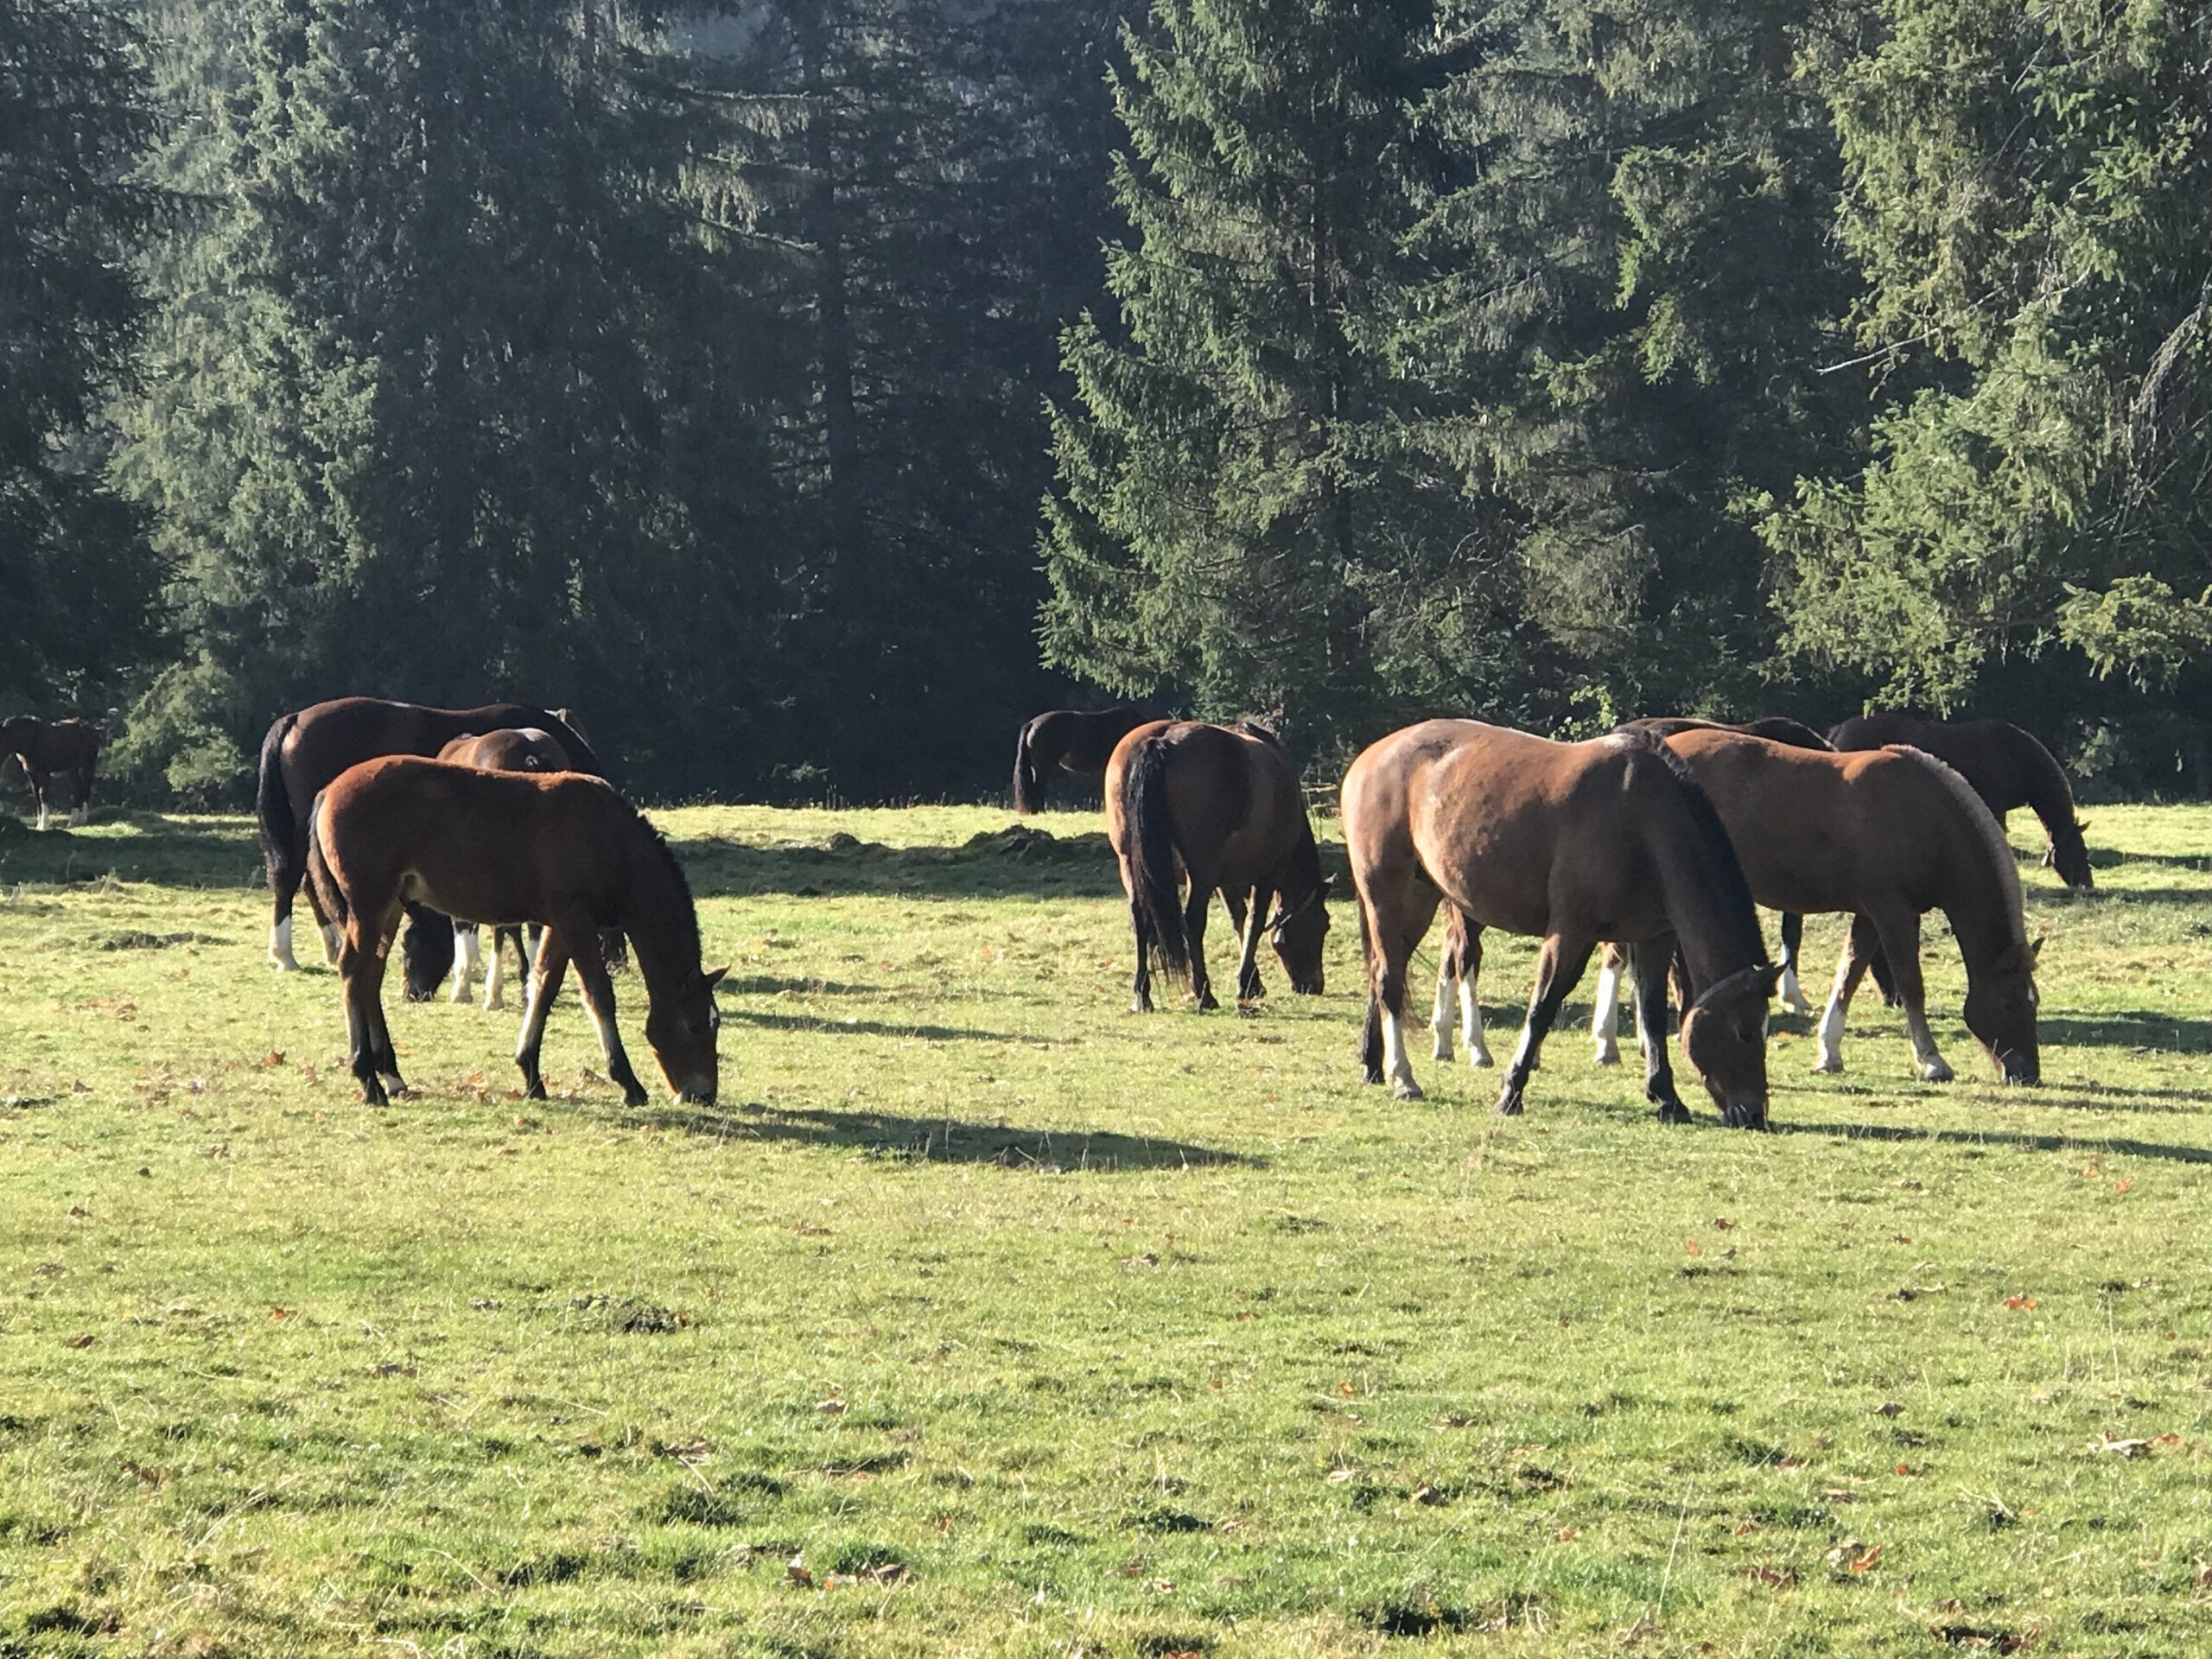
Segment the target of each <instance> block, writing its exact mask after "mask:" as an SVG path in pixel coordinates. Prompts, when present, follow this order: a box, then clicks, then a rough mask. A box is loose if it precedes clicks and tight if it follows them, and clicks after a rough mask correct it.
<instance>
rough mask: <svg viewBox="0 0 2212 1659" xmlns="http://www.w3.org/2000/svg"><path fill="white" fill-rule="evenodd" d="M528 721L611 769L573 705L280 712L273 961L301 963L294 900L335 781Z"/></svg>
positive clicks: (593, 764) (273, 787)
mask: <svg viewBox="0 0 2212 1659" xmlns="http://www.w3.org/2000/svg"><path fill="white" fill-rule="evenodd" d="M523 726H531V727H536V728H538V729H539V730H541V731H545V732H550V733H551V734H553V735H554V736H556V738H558V739H559V740H560V742H561V746H562V747H563V748H564V749H566V750H567V751H568V753H569V759H570V760H571V761H572V762H573V763H574V764H575V770H577V771H579V772H591V773H594V774H598V773H601V772H603V770H604V768H602V767H601V766H600V764H599V758H598V757H597V756H596V755H594V753H592V752H591V746H590V745H589V744H588V743H586V742H585V741H583V739H582V736H581V735H579V734H577V732H576V729H575V726H574V725H573V724H572V723H571V722H570V721H569V717H568V715H567V714H566V712H565V711H556V710H551V709H532V708H530V707H528V706H527V705H525V704H523V703H518V702H494V703H488V704H486V706H485V707H483V708H480V709H428V708H425V707H423V705H422V704H421V703H416V702H386V701H385V700H384V699H383V698H381V697H339V698H337V699H335V700H334V701H332V702H318V703H316V704H315V705H314V706H313V707H312V708H308V709H300V710H299V711H298V712H297V713H296V714H289V715H282V716H280V717H279V718H278V719H277V721H276V723H275V724H273V725H272V726H270V728H269V734H268V736H267V737H265V738H264V739H263V740H262V744H261V766H260V774H259V776H260V785H259V789H258V791H257V794H256V797H255V801H254V813H255V817H256V819H257V823H258V826H259V829H260V835H261V854H262V857H263V859H264V861H265V862H266V864H267V866H268V871H269V893H270V898H271V899H273V900H274V901H275V905H276V913H275V916H274V918H273V919H272V921H271V923H270V930H269V959H270V961H271V962H273V963H276V964H277V967H279V968H285V969H291V968H297V967H298V966H299V965H300V964H299V961H298V959H297V958H296V957H294V956H293V954H292V900H293V898H294V896H295V895H296V894H297V893H298V892H299V890H300V882H301V880H302V878H303V877H304V876H305V875H306V874H307V850H308V840H307V835H308V832H307V824H308V809H309V808H310V807H311V806H313V804H315V797H316V796H317V795H319V794H321V792H322V791H324V790H325V789H327V788H328V787H329V786H330V783H331V780H332V779H335V778H336V777H337V776H338V774H339V773H340V772H344V771H345V770H346V768H347V767H349V766H358V765H359V763H360V762H362V761H364V760H374V759H376V758H377V757H378V756H379V755H386V754H415V755H422V756H424V757H429V756H434V755H435V754H436V753H438V751H439V750H441V749H442V748H444V747H445V746H446V745H447V744H448V743H450V742H452V741H454V739H455V738H457V737H469V736H474V735H475V734H480V733H483V732H495V731H498V730H499V729H500V728H503V727H523ZM310 896H312V895H310ZM322 920H323V923H324V929H323V941H324V946H325V949H326V950H327V951H328V952H329V953H331V954H332V955H335V953H336V951H337V948H338V944H337V940H336V938H335V937H334V931H333V928H332V925H331V924H330V921H329V918H327V917H326V918H322ZM433 984H435V981H433Z"/></svg>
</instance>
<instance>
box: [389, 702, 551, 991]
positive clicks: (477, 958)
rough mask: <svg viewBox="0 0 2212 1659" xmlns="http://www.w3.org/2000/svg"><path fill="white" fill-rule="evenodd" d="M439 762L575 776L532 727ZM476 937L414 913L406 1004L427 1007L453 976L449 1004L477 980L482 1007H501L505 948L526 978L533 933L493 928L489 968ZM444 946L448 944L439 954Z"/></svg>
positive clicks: (458, 750) (463, 748)
mask: <svg viewBox="0 0 2212 1659" xmlns="http://www.w3.org/2000/svg"><path fill="white" fill-rule="evenodd" d="M437 758H438V759H439V760H442V761H444V762H446V763H447V764H448V766H481V767H483V768H485V769H486V771H490V772H574V771H575V770H576V768H575V765H574V764H573V763H572V762H571V761H570V760H569V752H568V751H567V750H566V749H564V748H563V747H561V743H560V740H559V739H558V738H556V737H555V736H554V735H553V734H551V733H550V732H543V731H540V730H539V729H538V728H537V727H535V726H505V727H502V728H500V729H499V730H498V731H496V732H486V733H484V734H482V735H481V736H479V737H456V738H455V739H454V741H452V742H450V743H448V744H447V745H446V746H445V747H443V748H442V749H440V750H439V751H438V754H437ZM480 931H481V930H480V929H479V928H478V927H477V925H476V924H475V923H474V922H454V923H453V924H452V925H451V926H450V927H448V928H447V929H445V930H444V931H442V932H441V930H440V928H439V926H438V925H437V920H436V917H435V912H425V911H422V910H420V909H419V908H418V909H417V910H416V912H414V913H413V914H412V915H410V919H409V925H408V928H407V931H406V932H405V933H404V934H403V935H402V936H401V940H400V945H401V955H402V957H403V959H404V964H405V969H406V972H405V976H404V977H405V981H406V986H407V995H408V998H409V1000H410V1001H416V1002H423V1001H429V999H430V997H431V996H432V995H435V993H436V991H437V988H438V985H439V982H441V981H442V980H443V979H444V978H445V976H446V975H447V973H448V972H451V973H452V975H453V1000H454V1001H455V1002H466V1001H468V998H469V992H470V988H471V987H472V985H473V983H474V981H475V979H476V977H477V976H479V975H481V976H483V980H484V1006H485V1007H486V1008H500V1007H505V1006H506V997H505V977H506V955H505V946H506V945H508V944H512V945H513V946H514V948H515V957H516V959H517V960H518V961H519V962H520V963H522V965H523V971H524V973H528V972H529V971H530V961H531V957H532V956H533V955H534V954H535V953H536V951H537V929H536V928H535V927H532V928H530V929H528V930H524V929H523V928H519V927H495V928H493V930H492V960H491V962H490V963H488V964H487V963H486V962H485V961H484V956H483V950H482V948H481V945H480V941H479V937H478V936H479V934H480ZM443 940H449V941H450V943H449V944H444V946H443V948H442V949H441V948H440V945H441V943H442V941H443ZM456 957H457V961H456Z"/></svg>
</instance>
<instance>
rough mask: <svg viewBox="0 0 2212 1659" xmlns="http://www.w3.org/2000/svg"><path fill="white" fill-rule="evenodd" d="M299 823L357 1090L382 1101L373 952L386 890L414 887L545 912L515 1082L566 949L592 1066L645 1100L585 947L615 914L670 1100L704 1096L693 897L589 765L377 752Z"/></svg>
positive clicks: (713, 977)
mask: <svg viewBox="0 0 2212 1659" xmlns="http://www.w3.org/2000/svg"><path fill="white" fill-rule="evenodd" d="M309 829H310V835H309V838H308V840H309V852H308V865H309V874H310V878H311V880H313V881H314V884H315V893H316V897H317V900H318V902H319V903H320V904H321V906H322V910H323V913H324V914H325V915H326V916H328V917H331V918H334V919H335V921H336V922H337V923H338V925H340V928H341V930H342V937H341V942H340V946H339V951H338V974H339V978H340V982H341V983H342V984H343V986H344V995H345V1004H346V1029H347V1033H348V1034H349V1037H350V1039H351V1046H352V1063H353V1075H354V1077H357V1078H359V1081H360V1084H361V1098H362V1099H363V1100H364V1101H365V1102H368V1103H371V1104H374V1105H381V1104H383V1103H384V1102H385V1098H386V1096H385V1086H384V1082H383V1079H384V1078H385V1077H390V1078H391V1080H392V1084H393V1086H394V1087H395V1088H397V1089H399V1090H402V1091H404V1090H405V1087H406V1085H405V1084H404V1082H402V1081H401V1079H400V1076H399V1062H398V1057H397V1055H396V1054H395V1053H394V1052H393V1050H392V1046H391V1027H389V1026H388V1025H387V1024H386V1023H385V1016H384V998H383V994H382V993H383V986H384V973H385V953H386V952H387V950H389V949H390V947H391V937H392V933H393V931H394V930H395V929H396V928H397V926H398V924H399V917H400V911H401V907H402V906H403V905H404V904H406V903H408V902H410V901H413V902H416V903H421V904H425V905H428V906H430V907H431V908H433V909H434V910H436V911H439V912H442V913H443V914H445V915H448V916H455V917H460V918H463V919H465V920H467V921H472V922H476V923H479V924H480V925H485V926H493V927H496V926H505V925H519V924H522V923H525V922H538V923H542V924H543V925H544V928H545V935H544V938H543V940H542V941H541V942H540V944H539V945H538V950H537V962H536V963H535V964H534V965H533V968H532V970H531V986H530V1004H529V1007H528V1010H527V1011H526V1012H525V1013H524V1015H523V1022H522V1034H521V1036H520V1037H519V1038H518V1039H517V1042H516V1045H515V1063H516V1065H518V1066H519V1067H520V1068H521V1069H522V1076H523V1086H524V1094H526V1095H527V1096H529V1097H530V1098H531V1099H533V1100H542V1099H543V1098H544V1096H545V1083H544V1079H543V1077H542V1076H541V1075H540V1074H539V1071H538V1064H537V1061H538V1050H539V1047H540V1046H541V1045H542V1044H543V1040H544V1036H545V1016H546V1014H547V1012H548V1011H549V1010H550V1008H551V1007H552V1003H553V999H554V997H555V996H556V995H558V994H559V992H560V988H561V981H562V977H563V975H564V974H566V972H567V971H568V967H569V963H570V962H571V961H572V960H573V961H574V963H575V969H576V977H577V979H578V980H579V981H580V982H582V986H583V993H584V999H585V1001H586V1002H587V1003H588V1006H589V1007H590V1009H591V1015H592V1020H593V1023H594V1025H596V1026H597V1027H598V1029H599V1040H600V1046H601V1050H602V1051H603V1052H604V1053H605V1055H606V1058H607V1076H608V1077H610V1078H611V1079H613V1082H614V1083H615V1084H618V1085H619V1086H620V1088H621V1090H622V1098H623V1101H624V1103H625V1104H627V1105H631V1106H641V1105H643V1104H644V1103H645V1098H646V1096H645V1086H644V1085H643V1084H640V1083H639V1081H638V1075H637V1073H636V1071H633V1070H632V1068H631V1065H630V1059H629V1056H628V1055H627V1054H626V1052H624V1051H623V1047H622V1037H621V1033H620V1030H619V1029H618V1028H617V1027H616V1025H615V1020H614V988H613V982H611V981H610V980H609V979H608V977H607V965H606V963H604V962H603V961H602V960H601V956H600V951H599V944H598V937H597V936H598V933H599V931H601V930H602V929H607V928H615V929H620V931H622V932H623V933H625V934H626V935H627V936H628V938H629V940H630V946H631V951H632V955H633V956H634V957H636V959H637V963H638V969H639V975H640V976H641V977H642V978H643V979H644V981H645V995H646V997H647V998H648V1000H649V1002H650V1007H649V1010H648V1012H647V1014H646V1016H645V1041H646V1042H647V1043H648V1044H649V1045H650V1046H652V1051H653V1056H654V1058H655V1059H656V1060H658V1062H659V1065H660V1070H661V1075H662V1076H663V1077H664V1079H665V1080H666V1081H667V1084H668V1086H669V1089H670V1090H671V1092H672V1093H673V1094H674V1095H675V1096H677V1099H678V1100H681V1101H686V1102H692V1103H701V1104H707V1105H711V1104H712V1103H714V1099H715V1090H716V1088H717V1086H718V1075H717V1074H718V1069H719V1068H718V1063H717V1058H716V1055H715V1042H716V1033H717V1031H718V1029H719V1028H720V1027H721V1014H720V1012H719V1011H718V1010H717V1009H716V1007H715V983H716V982H718V981H719V980H720V979H721V976H722V975H723V974H724V973H725V972H726V971H727V970H726V969H720V968H717V969H715V970H714V971H713V972H711V973H708V972H703V971H702V969H701V968H700V958H699V917H698V911H697V908H696V906H695V905H694V904H693V902H692V899H691V889H690V885H689V884H688V883H687V882H686V881H685V880H684V879H683V868H682V867H681V866H679V865H678V864H677V861H676V855H675V854H673V853H672V852H671V851H670V850H669V846H668V843H667V842H665V841H664V840H663V839H662V838H661V836H660V835H659V833H658V831H657V830H655V829H653V827H652V824H650V823H647V822H646V821H645V818H644V817H643V816H641V815H640V814H639V811H638V810H637V809H636V808H635V807H633V806H632V805H631V804H629V803H628V802H627V801H625V800H624V799H623V798H621V797H620V795H617V794H616V793H615V792H614V791H613V788H612V787H611V786H610V785H608V784H607V781H606V780H605V779H601V778H594V777H590V776H588V775H586V774H584V773H582V772H486V771H483V770H480V768H477V767H474V766H451V765H448V764H447V763H445V762H443V761H439V760H425V759H422V758H420V757H417V756H413V755H387V756H385V757H384V758H382V759H380V760H368V761H364V762H363V763H362V764H360V765H359V766H353V767H351V768H349V769H348V770H347V771H346V772H343V773H341V774H340V776H339V778H338V779H336V780H335V781H334V782H333V783H332V784H331V785H330V786H329V788H327V789H326V790H325V791H323V792H322V798H321V801H320V802H319V803H318V804H316V806H315V810H314V813H313V816H312V819H311V822H310V824H309Z"/></svg>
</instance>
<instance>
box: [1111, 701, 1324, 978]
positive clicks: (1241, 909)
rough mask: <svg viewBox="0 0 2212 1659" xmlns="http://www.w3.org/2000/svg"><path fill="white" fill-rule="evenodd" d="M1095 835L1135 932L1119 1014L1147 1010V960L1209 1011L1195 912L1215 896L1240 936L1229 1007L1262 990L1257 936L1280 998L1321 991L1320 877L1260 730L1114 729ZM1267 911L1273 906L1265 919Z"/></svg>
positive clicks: (1295, 797) (1281, 761) (1282, 755)
mask: <svg viewBox="0 0 2212 1659" xmlns="http://www.w3.org/2000/svg"><path fill="white" fill-rule="evenodd" d="M1106 838H1107V840H1108V841H1109V842H1111V843H1112V844H1113V848H1114V855H1115V858H1116V861H1118V862H1119V864H1120V866H1121V872H1122V890H1123V891H1124V892H1126V893H1128V896H1129V925H1130V928H1131V931H1133V932H1134V933H1135V936H1136V964H1137V965H1136V976H1135V1000H1134V1001H1132V1002H1131V1004H1130V1009H1131V1012H1133V1013H1137V1014H1149V1013H1151V1012H1152V969H1153V963H1154V961H1155V959H1156V960H1157V961H1158V963H1159V964H1160V968H1161V969H1162V970H1163V971H1165V972H1166V973H1170V974H1174V975H1187V976H1189V979H1190V984H1191V992H1192V995H1193V996H1194V997H1195V998H1196V999H1197V1001H1198V1007H1201V1008H1212V1007H1219V1006H1220V1004H1219V1003H1218V1002H1217V1001H1216V1000H1215V997H1214V994H1213V982H1212V980H1211V977H1210V976H1208V974H1207V972H1206V959H1205V931H1206V911H1207V908H1208V907H1209V906H1211V903H1212V901H1213V895H1214V893H1216V892H1217V891H1218V892H1219V893H1221V896H1222V899H1223V901H1224V903H1225V904H1226V905H1227V906H1228V907H1229V917H1230V921H1232V922H1233V923H1235V924H1236V929H1237V931H1238V932H1239V933H1240V934H1241V935H1242V936H1243V949H1242V951H1241V954H1240V955H1239V956H1238V957H1237V963H1236V995H1237V999H1238V1000H1239V1001H1250V1000H1251V999H1253V998H1255V997H1257V996H1260V995H1264V988H1263V987H1262V985H1261V983H1260V969H1259V951H1260V936H1261V935H1262V933H1265V934H1267V935H1268V937H1269V938H1270V939H1271V940H1272V942H1273V943H1274V950H1275V955H1276V957H1277V958H1278V959H1279V960H1280V961H1281V963H1282V967H1283V972H1284V973H1285V974H1286V975H1287V976H1288V977H1289V979H1290V985H1291V989H1292V990H1294V991H1295V992H1297V993H1298V994H1300V995H1319V994H1320V991H1321V984H1322V980H1321V945H1322V941H1323V939H1324V938H1325V937H1326V935H1327V933H1328V931H1329V910H1328V897H1329V880H1328V878H1327V877H1326V876H1325V875H1323V874H1321V856H1320V849H1319V848H1318V847H1317V846H1315V844H1314V841H1313V823H1312V821H1311V820H1310V819H1309V818H1308V817H1306V797H1305V795H1304V793H1303V792H1302V791H1300V787H1299V781H1298V772H1297V770H1296V768H1295V767H1294V766H1292V764H1291V760H1290V755H1289V753H1288V752H1287V751H1286V750H1285V749H1284V747H1283V746H1282V741H1281V739H1280V738H1278V737H1277V736H1275V734H1274V733H1272V732H1270V731H1268V729H1267V728H1265V727H1263V726H1260V725H1256V724H1255V723H1252V722H1250V721H1239V722H1238V723H1237V724H1236V725H1235V726H1211V725H1208V724H1206V723H1205V722H1204V721H1195V720H1173V721H1169V720H1154V721H1146V722H1145V723H1144V724H1143V725H1141V726H1138V727H1136V728H1134V729H1133V730H1131V731H1129V732H1128V733H1126V734H1123V736H1122V739H1121V741H1119V742H1118V743H1116V745H1115V746H1114V753H1113V754H1112V756H1111V758H1110V759H1109V760H1108V761H1107V763H1106ZM1183 876H1187V878H1188V880H1189V891H1188V893H1187V894H1186V893H1185V892H1184V891H1183V887H1182V883H1181V881H1180V880H1179V877H1183ZM1248 906H1249V908H1248ZM1269 906H1277V908H1276V909H1275V911H1274V915H1273V916H1272V917H1270V916H1269V914H1268V909H1269Z"/></svg>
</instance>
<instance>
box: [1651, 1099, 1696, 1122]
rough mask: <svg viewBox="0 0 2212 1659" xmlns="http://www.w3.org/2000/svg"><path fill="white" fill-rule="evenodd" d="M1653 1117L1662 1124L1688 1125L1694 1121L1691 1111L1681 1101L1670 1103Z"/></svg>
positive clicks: (1664, 1105)
mask: <svg viewBox="0 0 2212 1659" xmlns="http://www.w3.org/2000/svg"><path fill="white" fill-rule="evenodd" d="M1653 1116H1655V1117H1656V1118H1657V1119H1658V1120H1659V1122H1662V1123H1688V1122H1692V1121H1693V1120H1692V1118H1691V1117H1690V1109H1689V1108H1688V1107H1687V1106H1685V1105H1683V1104H1682V1103H1681V1101H1679V1100H1670V1101H1668V1102H1667V1103H1664V1104H1663V1105H1662V1106H1661V1107H1660V1108H1659V1109H1658V1110H1657V1111H1656V1112H1655V1113H1654V1114H1653Z"/></svg>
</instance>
